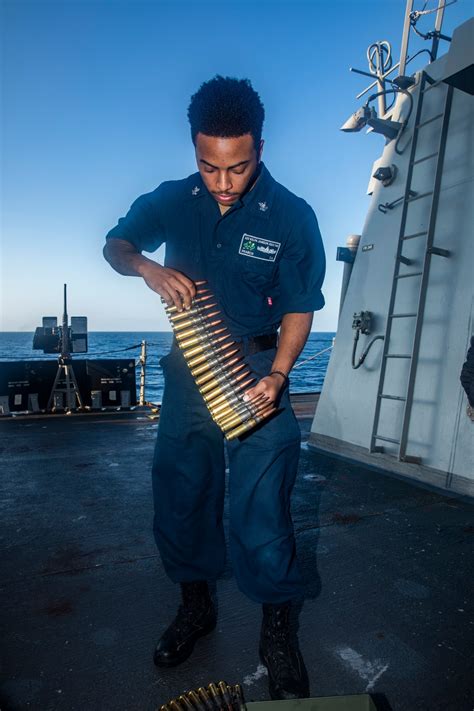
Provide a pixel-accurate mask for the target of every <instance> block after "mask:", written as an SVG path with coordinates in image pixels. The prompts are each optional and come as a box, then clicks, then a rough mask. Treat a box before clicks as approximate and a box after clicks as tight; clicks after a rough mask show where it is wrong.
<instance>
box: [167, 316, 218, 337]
mask: <svg viewBox="0 0 474 711" xmlns="http://www.w3.org/2000/svg"><path fill="white" fill-rule="evenodd" d="M218 315H219V311H210V312H209V313H207V314H205V315H204V314H200V313H198V314H195V315H194V316H191V318H187V319H184V321H179V322H178V323H176V322H175V321H174V322H173V323H172V324H171V326H172V328H173V331H174V332H175V333H176V332H177V331H182V330H183V329H185V328H189V327H191V326H200V325H201V324H203V323H205V324H206V325H207V321H206V319H207V318H213V317H214V316H218Z"/></svg>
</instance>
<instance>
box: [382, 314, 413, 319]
mask: <svg viewBox="0 0 474 711" xmlns="http://www.w3.org/2000/svg"><path fill="white" fill-rule="evenodd" d="M417 315H418V314H389V318H412V317H413V316H417Z"/></svg>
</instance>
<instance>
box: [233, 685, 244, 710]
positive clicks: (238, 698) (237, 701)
mask: <svg viewBox="0 0 474 711" xmlns="http://www.w3.org/2000/svg"><path fill="white" fill-rule="evenodd" d="M231 689H232V695H233V697H234V708H235V709H236V711H246V708H247V707H246V705H245V699H244V694H243V692H242V687H241V686H240V684H234V686H232V687H231Z"/></svg>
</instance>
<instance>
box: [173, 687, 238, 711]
mask: <svg viewBox="0 0 474 711" xmlns="http://www.w3.org/2000/svg"><path fill="white" fill-rule="evenodd" d="M246 708H247V707H246V705H245V700H244V695H243V693H242V688H241V686H240V684H235V685H234V686H229V684H227V683H226V682H225V681H220V682H219V683H218V684H209V686H207V687H206V688H204V687H203V686H201V687H200V688H199V689H196V690H195V691H186V692H185V693H184V694H181V696H178V697H177V698H176V699H172V700H171V701H168V703H167V704H163V706H161V707H160V711H246Z"/></svg>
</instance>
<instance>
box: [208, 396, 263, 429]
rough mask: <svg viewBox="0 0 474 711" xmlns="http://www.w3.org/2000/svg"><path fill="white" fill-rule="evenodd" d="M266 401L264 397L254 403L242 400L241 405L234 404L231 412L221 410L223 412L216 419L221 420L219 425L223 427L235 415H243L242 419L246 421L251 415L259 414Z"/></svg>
mask: <svg viewBox="0 0 474 711" xmlns="http://www.w3.org/2000/svg"><path fill="white" fill-rule="evenodd" d="M265 402H266V401H265V400H263V399H262V400H260V401H258V402H257V404H252V403H249V402H242V403H241V404H240V405H238V406H234V408H232V410H231V412H228V413H226V412H225V411H224V412H221V413H219V414H217V415H215V417H216V418H217V419H216V421H218V422H219V427H222V428H223V427H225V426H226V425H227V424H228V422H229V420H231V419H233V418H235V417H241V419H242V420H243V421H244V420H246V419H248V418H249V417H254V416H255V415H257V414H258V412H259V410H260V409H261V408H262V407H263V406H265Z"/></svg>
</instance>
